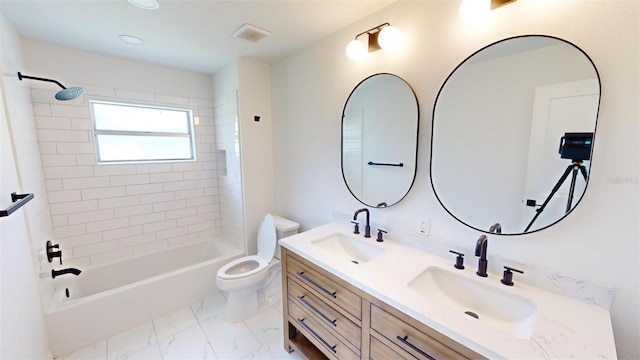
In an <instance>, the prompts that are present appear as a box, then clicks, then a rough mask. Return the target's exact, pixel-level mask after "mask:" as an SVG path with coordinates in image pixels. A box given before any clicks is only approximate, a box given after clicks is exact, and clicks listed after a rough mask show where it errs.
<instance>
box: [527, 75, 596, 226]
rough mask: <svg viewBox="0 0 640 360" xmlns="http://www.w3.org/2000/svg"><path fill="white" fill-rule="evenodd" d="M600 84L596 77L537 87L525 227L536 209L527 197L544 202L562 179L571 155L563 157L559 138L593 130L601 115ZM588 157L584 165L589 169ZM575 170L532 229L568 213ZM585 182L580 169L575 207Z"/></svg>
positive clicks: (528, 169) (575, 191) (574, 199)
mask: <svg viewBox="0 0 640 360" xmlns="http://www.w3.org/2000/svg"><path fill="white" fill-rule="evenodd" d="M599 93H600V87H599V85H598V81H597V79H589V80H582V81H573V82H568V83H562V84H554V85H548V86H540V87H538V88H536V92H535V99H534V105H533V115H532V121H531V137H530V143H529V159H528V163H527V176H526V179H525V188H524V198H523V201H522V206H523V207H524V209H523V228H522V229H523V230H524V229H525V228H526V226H527V225H528V224H529V223H530V222H531V220H532V219H533V217H534V216H535V214H536V212H535V209H536V208H534V207H530V206H527V205H526V200H527V199H532V200H535V201H536V203H537V204H538V205H541V204H543V203H544V201H545V200H546V199H547V197H548V196H549V194H550V193H551V190H552V189H553V188H554V186H555V185H556V183H558V182H559V180H560V179H561V177H562V176H563V174H564V172H565V171H566V170H567V167H568V166H570V165H571V164H572V161H571V159H562V158H561V157H560V154H559V152H558V149H559V145H560V138H561V137H562V136H564V134H565V133H568V132H594V130H595V123H596V118H597V115H598V97H599ZM589 163H590V162H589V161H588V160H585V161H584V163H583V165H584V166H585V168H586V170H587V172H588V171H589ZM571 179H572V173H570V174H569V176H568V177H567V178H566V180H565V181H564V182H563V183H562V186H561V187H560V188H559V190H558V191H557V192H556V193H555V195H554V196H553V197H552V198H551V199H550V200H549V203H548V204H547V206H546V207H545V209H544V211H543V212H542V213H541V214H540V215H539V216H538V218H537V219H536V221H535V222H534V223H533V225H532V226H531V228H530V229H529V231H533V230H536V229H540V228H543V227H545V226H548V225H550V224H552V223H554V222H556V221H557V220H559V219H560V218H562V217H563V216H564V215H565V212H566V207H567V200H568V195H569V189H570V185H571ZM585 186H586V182H585V180H584V178H583V176H582V174H581V173H580V172H578V176H577V178H576V185H575V188H574V197H573V201H572V204H571V208H573V207H574V206H575V205H576V203H577V202H578V200H580V198H581V197H582V194H583V193H584V190H585Z"/></svg>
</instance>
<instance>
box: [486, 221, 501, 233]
mask: <svg viewBox="0 0 640 360" xmlns="http://www.w3.org/2000/svg"><path fill="white" fill-rule="evenodd" d="M489 232H490V233H492V234H493V233H495V234H502V226H501V225H500V223H495V224H493V225H491V227H490V228H489Z"/></svg>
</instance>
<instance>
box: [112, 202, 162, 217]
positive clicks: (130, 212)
mask: <svg viewBox="0 0 640 360" xmlns="http://www.w3.org/2000/svg"><path fill="white" fill-rule="evenodd" d="M151 212H153V206H152V205H151V204H145V205H135V206H126V207H121V208H116V209H115V215H116V217H126V216H135V215H142V214H149V213H151ZM129 221H131V219H129Z"/></svg>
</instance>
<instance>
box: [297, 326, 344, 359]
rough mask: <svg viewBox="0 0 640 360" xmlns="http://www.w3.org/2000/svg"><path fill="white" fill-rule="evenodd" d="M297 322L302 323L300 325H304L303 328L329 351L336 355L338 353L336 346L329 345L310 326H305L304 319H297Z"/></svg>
mask: <svg viewBox="0 0 640 360" xmlns="http://www.w3.org/2000/svg"><path fill="white" fill-rule="evenodd" d="M296 321H297V322H298V323H300V325H302V327H304V328H305V329H306V330H307V331H308V332H309V333H311V335H313V337H314V338H316V340H318V341H320V342H321V343H322V345H324V347H326V348H327V349H328V350H329V351H331V352H333V353H334V354H335V353H336V345H333V346H331V345H329V343H328V342H327V341H326V340H325V339H323V338H322V337H321V336H320V335H318V334H317V333H316V332H315V331H313V329H311V328H310V327H309V325H307V324H305V322H304V319H296Z"/></svg>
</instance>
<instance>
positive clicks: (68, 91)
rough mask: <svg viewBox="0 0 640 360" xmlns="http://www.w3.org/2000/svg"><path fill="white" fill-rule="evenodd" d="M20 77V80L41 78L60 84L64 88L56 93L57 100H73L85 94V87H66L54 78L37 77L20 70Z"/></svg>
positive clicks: (41, 79)
mask: <svg viewBox="0 0 640 360" xmlns="http://www.w3.org/2000/svg"><path fill="white" fill-rule="evenodd" d="M18 79H19V80H22V79H31V80H39V81H48V82H52V83H55V84H57V85H58V86H60V87H61V88H62V90H60V91H58V92H57V93H56V100H61V101H66V100H73V99H75V98H77V97H79V96H81V95H82V94H84V89H83V88H81V87H70V88H66V87H65V86H64V85H62V84H60V83H59V82H58V81H56V80H53V79H45V78H40V77H35V76H27V75H22V73H21V72H18Z"/></svg>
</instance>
